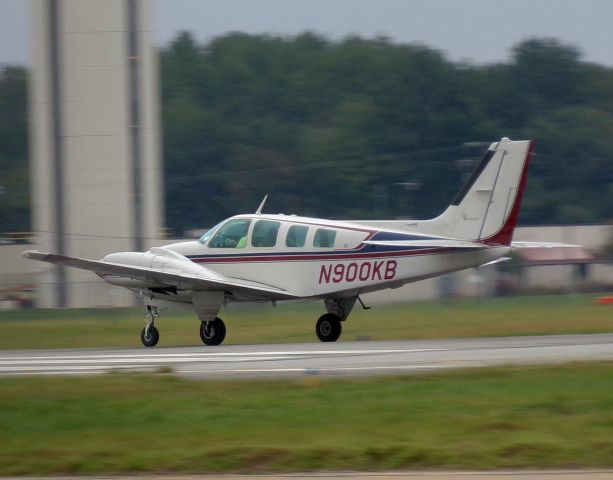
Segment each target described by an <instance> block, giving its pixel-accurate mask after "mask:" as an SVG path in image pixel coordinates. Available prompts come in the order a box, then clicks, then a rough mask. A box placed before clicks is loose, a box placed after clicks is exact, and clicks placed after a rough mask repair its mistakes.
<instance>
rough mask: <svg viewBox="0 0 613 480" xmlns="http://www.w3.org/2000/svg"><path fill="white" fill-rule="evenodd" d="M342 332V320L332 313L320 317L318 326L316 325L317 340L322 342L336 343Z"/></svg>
mask: <svg viewBox="0 0 613 480" xmlns="http://www.w3.org/2000/svg"><path fill="white" fill-rule="evenodd" d="M342 331H343V326H342V324H341V319H340V318H338V317H337V316H336V315H333V314H332V313H326V314H324V315H322V316H321V317H319V320H317V325H315V333H316V334H317V338H319V339H320V340H321V341H322V342H336V341H337V340H338V338H339V337H340V336H341V333H342Z"/></svg>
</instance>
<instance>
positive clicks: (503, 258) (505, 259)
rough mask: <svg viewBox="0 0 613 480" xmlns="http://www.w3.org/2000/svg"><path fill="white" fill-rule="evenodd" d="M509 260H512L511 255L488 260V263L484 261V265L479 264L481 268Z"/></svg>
mask: <svg viewBox="0 0 613 480" xmlns="http://www.w3.org/2000/svg"><path fill="white" fill-rule="evenodd" d="M509 260H511V257H500V258H497V259H496V260H492V261H491V262H487V263H484V264H483V265H479V268H481V267H489V266H490V265H496V264H498V263H503V262H508V261H509Z"/></svg>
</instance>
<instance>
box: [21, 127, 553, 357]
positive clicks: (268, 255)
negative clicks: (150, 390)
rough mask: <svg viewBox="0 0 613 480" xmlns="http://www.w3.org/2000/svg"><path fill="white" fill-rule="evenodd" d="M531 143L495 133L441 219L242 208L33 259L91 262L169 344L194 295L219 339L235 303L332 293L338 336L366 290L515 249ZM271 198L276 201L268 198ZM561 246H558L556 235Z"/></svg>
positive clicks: (320, 329) (327, 332) (328, 304)
mask: <svg viewBox="0 0 613 480" xmlns="http://www.w3.org/2000/svg"><path fill="white" fill-rule="evenodd" d="M531 151H532V142H531V141H511V140H509V139H508V138H506V137H505V138H503V139H502V140H500V141H499V142H495V143H492V144H491V146H490V147H489V149H488V150H487V152H486V153H485V156H484V157H483V159H482V160H481V162H480V163H479V164H478V166H477V168H476V170H475V171H474V172H473V174H472V176H471V177H470V178H469V180H468V182H467V183H466V185H464V187H463V188H462V189H461V190H460V192H459V193H458V195H457V196H456V198H455V199H454V200H453V202H452V203H451V205H450V206H449V207H448V208H447V209H446V210H445V211H444V212H443V213H442V214H441V215H440V216H438V217H436V218H434V219H431V220H385V221H379V220H377V221H331V220H322V219H318V218H305V217H298V216H294V215H266V214H263V213H261V212H262V206H263V204H264V202H262V205H260V207H259V208H258V210H257V212H256V213H255V214H251V215H237V216H235V217H231V218H229V219H227V220H224V221H223V222H221V223H220V224H218V225H217V226H215V227H213V228H211V229H210V230H209V231H208V232H207V233H206V234H205V235H204V236H202V238H200V239H199V240H198V241H190V242H181V243H173V244H170V245H166V246H164V247H159V248H152V249H151V250H149V251H148V252H145V253H140V252H121V253H111V254H109V255H107V256H106V257H104V258H103V259H102V260H99V261H96V260H87V259H82V258H75V257H67V256H61V255H55V254H51V253H42V252H38V251H26V252H24V253H23V255H24V257H26V258H31V259H34V260H41V261H44V262H49V263H54V264H57V265H67V266H70V267H76V268H81V269H85V270H91V271H92V272H94V273H96V274H97V275H98V276H100V277H101V278H103V279H104V280H105V281H107V282H108V283H110V284H112V285H118V286H121V287H125V288H128V289H130V290H133V291H135V292H137V293H138V294H139V295H140V296H141V297H142V298H143V299H144V304H145V306H146V309H147V317H146V318H147V324H146V326H145V327H144V328H143V330H142V332H141V340H142V342H143V344H144V345H145V346H147V347H152V346H154V345H156V344H157V343H158V340H159V332H158V330H157V328H156V327H155V325H154V321H155V320H156V318H157V317H158V316H159V308H160V307H162V306H168V305H169V304H173V303H174V304H175V305H176V303H183V304H191V305H192V306H193V308H194V310H195V311H196V314H197V315H198V318H199V319H200V320H201V325H200V337H201V339H202V341H203V342H204V343H205V344H206V345H219V344H221V343H222V342H223V340H224V338H225V336H226V327H225V325H224V322H223V321H222V320H221V319H220V318H218V317H217V315H218V312H219V310H220V308H221V306H222V305H224V304H225V303H226V302H231V301H238V302H242V301H270V302H273V304H274V302H276V301H279V300H294V299H303V298H309V299H322V300H323V302H324V305H325V308H326V311H327V313H325V314H324V315H322V316H321V317H320V318H319V320H318V321H317V324H316V327H315V332H316V333H317V336H318V337H319V339H320V340H321V341H322V342H334V341H336V340H337V339H338V338H339V336H340V335H341V330H342V322H344V321H345V320H346V319H347V317H348V316H349V313H350V312H351V309H352V308H353V306H354V304H355V303H356V301H359V302H360V303H361V304H362V306H364V305H363V303H362V301H361V300H360V295H361V294H363V293H367V292H374V291H377V290H383V289H387V288H396V287H399V286H401V285H404V284H406V283H409V282H416V281H419V280H423V279H426V278H430V277H435V276H437V275H442V274H445V273H449V272H453V271H457V270H462V269H465V268H470V267H478V266H481V265H484V264H488V263H492V262H496V261H499V260H500V259H504V257H505V256H506V255H508V254H509V252H510V250H511V248H512V246H513V245H512V243H511V242H512V238H513V231H514V229H515V225H516V224H517V217H518V215H519V208H520V203H521V199H522V196H523V193H524V189H525V187H526V178H527V172H528V165H529V163H530V156H531ZM264 200H265V199H264ZM550 245H551V244H550Z"/></svg>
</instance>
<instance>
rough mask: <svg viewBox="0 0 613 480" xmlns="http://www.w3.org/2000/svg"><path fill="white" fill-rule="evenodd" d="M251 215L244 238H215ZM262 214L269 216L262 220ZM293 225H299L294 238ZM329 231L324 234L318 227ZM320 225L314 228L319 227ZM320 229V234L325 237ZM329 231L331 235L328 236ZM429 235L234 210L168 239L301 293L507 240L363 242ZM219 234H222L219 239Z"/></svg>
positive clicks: (433, 268)
mask: <svg viewBox="0 0 613 480" xmlns="http://www.w3.org/2000/svg"><path fill="white" fill-rule="evenodd" d="M232 221H236V222H241V221H242V222H243V224H240V227H241V228H243V229H244V228H245V225H244V223H248V226H247V228H246V231H245V232H244V233H246V235H245V237H246V238H244V240H243V241H242V242H240V243H239V241H236V239H234V240H228V242H227V244H224V243H223V242H221V241H219V240H220V239H219V238H218V239H217V241H216V240H215V239H216V236H219V235H220V231H221V230H222V229H223V228H224V225H228V224H229V222H232ZM258 222H264V224H260V225H265V226H271V225H272V226H274V227H275V228H274V229H276V232H275V233H276V234H275V235H274V238H270V239H268V240H264V241H261V240H258V239H257V238H256V237H257V234H258V230H262V228H261V227H258ZM266 222H267V223H266ZM296 230H299V231H300V233H301V236H300V239H299V241H298V242H296V241H295V238H294V236H295V235H294V234H295V232H296ZM320 230H324V231H326V232H333V233H332V234H329V233H326V232H324V233H326V234H327V235H328V237H326V235H324V234H322V233H321V232H319V231H320ZM318 232H319V233H318ZM322 237H324V238H323V240H324V241H323V242H322ZM330 237H334V238H333V239H331V238H330ZM405 238H406V239H427V238H428V236H427V235H423V234H417V233H416V234H412V233H409V232H406V231H393V230H379V229H377V228H374V227H368V226H364V225H358V224H352V223H348V222H334V221H329V220H322V219H314V218H304V217H296V216H288V215H239V216H236V217H232V218H230V219H228V220H227V221H226V222H224V223H222V224H220V225H219V226H217V227H214V231H213V232H212V233H211V235H210V236H209V237H208V238H206V239H205V240H204V241H202V240H201V241H191V242H181V243H174V244H171V245H166V246H165V247H164V249H167V250H170V251H173V252H176V253H179V254H181V255H183V256H185V257H187V258H189V259H190V260H191V261H192V262H194V263H195V264H197V265H202V266H204V267H206V268H207V269H209V270H212V271H214V272H217V273H219V274H221V275H223V276H225V277H229V278H234V279H241V280H246V281H251V282H256V283H258V284H264V285H269V286H271V287H276V288H279V289H283V290H286V291H288V292H292V293H293V294H295V295H297V296H300V297H319V298H322V297H328V296H339V297H344V296H355V295H358V294H361V293H366V292H372V291H376V290H382V289H386V288H394V287H397V286H401V285H403V284H405V283H409V282H414V281H418V280H423V279H425V278H430V277H433V276H437V275H440V274H443V273H447V272H453V271H456V270H461V269H464V268H469V267H475V266H479V265H482V264H484V263H488V262H490V261H493V260H496V259H497V258H500V257H502V256H504V255H506V254H507V253H508V251H509V248H508V247H504V246H503V247H489V248H484V249H482V250H474V249H466V250H460V251H457V250H455V251H453V252H452V251H451V250H448V249H445V248H420V247H401V246H400V247H398V246H380V245H369V244H365V243H364V241H367V240H373V239H375V240H378V239H380V240H402V239H405ZM222 240H223V239H222Z"/></svg>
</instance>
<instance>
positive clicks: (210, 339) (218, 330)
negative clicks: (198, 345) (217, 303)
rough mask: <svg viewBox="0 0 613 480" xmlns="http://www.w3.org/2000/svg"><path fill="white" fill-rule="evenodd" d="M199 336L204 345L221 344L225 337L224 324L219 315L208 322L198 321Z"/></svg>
mask: <svg viewBox="0 0 613 480" xmlns="http://www.w3.org/2000/svg"><path fill="white" fill-rule="evenodd" d="M200 338H201V339H202V342H203V343H204V344H205V345H221V342H223V340H224V338H226V325H225V324H224V323H223V320H222V319H221V318H219V317H215V320H211V321H208V322H200Z"/></svg>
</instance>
